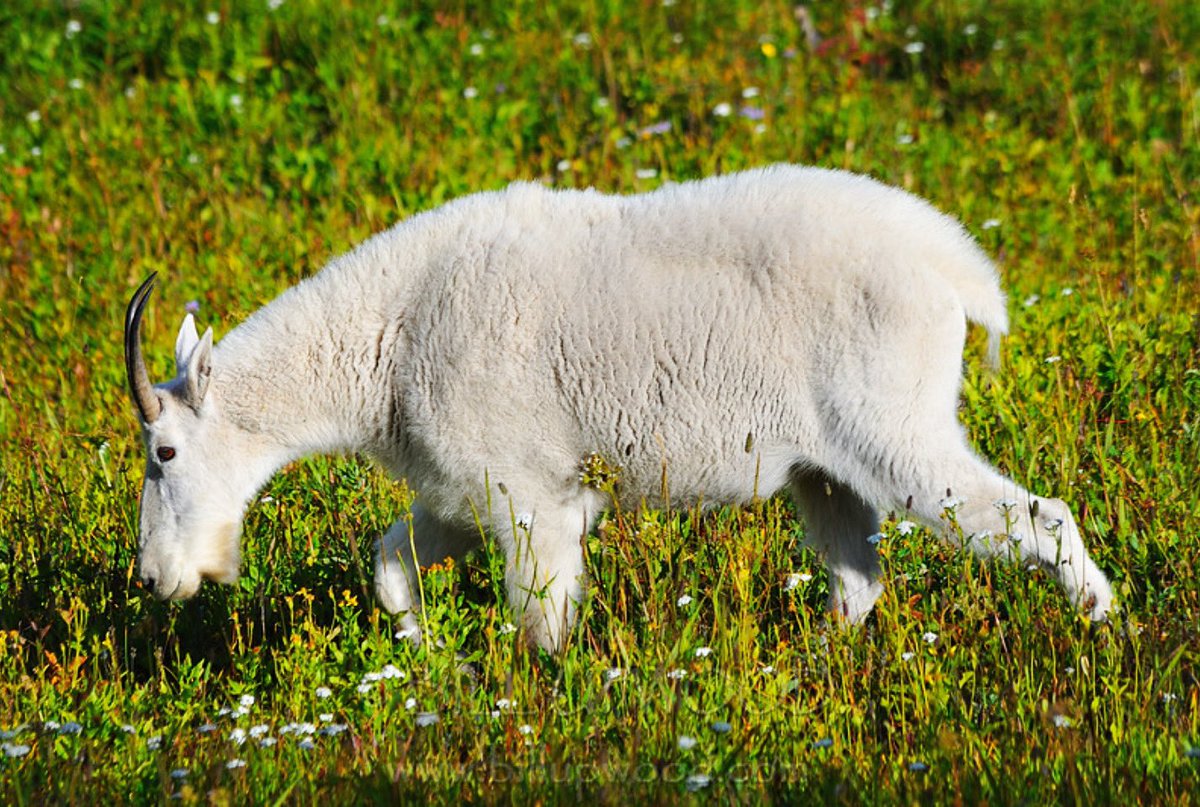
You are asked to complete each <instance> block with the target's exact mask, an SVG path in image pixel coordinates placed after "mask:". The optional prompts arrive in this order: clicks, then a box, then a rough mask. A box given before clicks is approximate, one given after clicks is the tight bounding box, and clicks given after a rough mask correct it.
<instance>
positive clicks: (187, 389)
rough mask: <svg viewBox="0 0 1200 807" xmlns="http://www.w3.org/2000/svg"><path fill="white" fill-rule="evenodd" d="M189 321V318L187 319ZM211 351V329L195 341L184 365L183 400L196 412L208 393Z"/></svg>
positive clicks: (210, 374) (210, 376) (210, 373)
mask: <svg viewBox="0 0 1200 807" xmlns="http://www.w3.org/2000/svg"><path fill="white" fill-rule="evenodd" d="M189 319H191V318H190V317H189ZM194 330H195V327H194V326H193V331H194ZM212 349H213V332H212V328H209V329H208V330H206V331H205V332H204V336H202V337H200V338H199V339H197V340H196V344H195V346H194V347H193V348H192V351H191V353H190V354H189V355H188V357H187V361H186V362H185V363H184V365H185V367H186V368H187V369H186V372H187V376H186V379H187V380H186V383H185V385H184V400H185V401H186V402H187V405H188V406H190V407H191V408H192V409H195V410H197V411H199V409H200V404H202V403H204V394H205V393H206V392H208V382H209V379H211V378H212Z"/></svg>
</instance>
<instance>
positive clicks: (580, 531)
mask: <svg viewBox="0 0 1200 807" xmlns="http://www.w3.org/2000/svg"><path fill="white" fill-rule="evenodd" d="M588 526H589V518H588V514H587V510H586V508H584V507H583V506H579V507H550V508H542V509H530V510H525V511H516V510H514V512H513V514H512V515H511V516H510V517H509V518H507V519H505V520H503V521H500V520H499V519H498V523H496V524H495V525H494V529H495V533H496V536H497V539H498V542H499V543H500V546H501V548H502V550H503V551H504V555H505V570H506V571H505V583H506V587H507V590H508V602H509V607H510V608H512V609H513V611H514V612H515V613H517V614H519V615H520V620H521V624H522V626H523V627H524V629H525V636H526V639H527V640H528V641H529V644H530V645H534V646H538V647H543V648H545V649H546V650H548V651H550V652H557V651H559V650H561V649H562V647H563V644H564V643H565V641H566V636H567V633H568V632H569V631H570V629H571V625H572V623H573V622H574V619H575V608H576V605H577V604H578V603H579V602H580V601H581V600H582V599H583V592H584V568H583V544H582V541H583V537H584V535H585V534H586V533H587V530H588Z"/></svg>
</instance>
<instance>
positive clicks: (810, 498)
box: [792, 473, 883, 624]
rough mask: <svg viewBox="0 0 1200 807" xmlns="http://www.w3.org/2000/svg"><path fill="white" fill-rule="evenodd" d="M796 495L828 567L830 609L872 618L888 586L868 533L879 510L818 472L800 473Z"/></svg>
mask: <svg viewBox="0 0 1200 807" xmlns="http://www.w3.org/2000/svg"><path fill="white" fill-rule="evenodd" d="M792 498H793V499H794V501H795V503H796V507H797V508H798V509H799V510H800V515H801V516H802V517H803V519H804V530H805V535H806V540H807V542H808V544H809V545H810V546H812V547H813V548H814V549H816V550H817V551H818V552H820V553H822V555H823V556H824V558H825V566H826V568H827V569H828V570H829V611H830V613H831V614H833V615H834V616H835V617H839V618H841V619H843V620H845V621H846V622H848V623H850V624H856V623H858V622H861V621H862V620H864V619H866V618H867V615H868V614H870V613H871V609H872V608H874V607H875V601H876V600H878V599H879V595H880V594H881V593H882V592H883V582H882V581H881V580H880V568H879V555H878V553H877V552H876V551H875V547H874V546H872V545H871V543H870V542H869V540H868V539H869V538H870V536H871V535H872V534H874V533H875V532H876V531H877V530H878V529H879V516H878V514H877V513H876V512H875V508H873V507H871V505H869V504H867V503H866V502H865V501H863V500H862V498H860V497H859V496H858V494H857V493H855V492H854V491H853V490H852V489H850V488H849V487H847V486H846V485H843V484H842V483H840V482H835V481H833V480H831V479H829V478H828V477H826V476H825V475H823V474H819V473H796V474H794V475H793V477H792Z"/></svg>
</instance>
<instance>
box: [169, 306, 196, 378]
mask: <svg viewBox="0 0 1200 807" xmlns="http://www.w3.org/2000/svg"><path fill="white" fill-rule="evenodd" d="M199 341H200V334H198V333H196V320H195V318H194V317H192V315H191V314H188V315H187V316H186V317H184V318H183V323H182V324H181V325H180V326H179V336H177V337H175V374H176V375H183V370H184V368H185V367H186V366H187V360H188V356H190V355H192V351H193V350H195V349H196V344H197V343H198V342H199Z"/></svg>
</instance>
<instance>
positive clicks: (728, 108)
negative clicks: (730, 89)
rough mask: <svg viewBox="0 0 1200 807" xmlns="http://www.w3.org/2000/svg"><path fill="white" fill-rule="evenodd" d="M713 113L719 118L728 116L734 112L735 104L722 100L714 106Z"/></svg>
mask: <svg viewBox="0 0 1200 807" xmlns="http://www.w3.org/2000/svg"><path fill="white" fill-rule="evenodd" d="M713 114H714V115H716V116H717V117H718V118H728V117H729V116H730V115H732V114H733V105H732V104H730V103H727V102H725V101H722V102H721V103H719V104H717V105H716V106H715V107H713Z"/></svg>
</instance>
